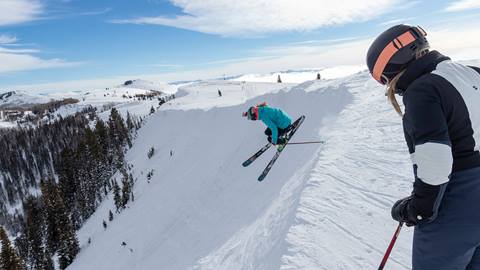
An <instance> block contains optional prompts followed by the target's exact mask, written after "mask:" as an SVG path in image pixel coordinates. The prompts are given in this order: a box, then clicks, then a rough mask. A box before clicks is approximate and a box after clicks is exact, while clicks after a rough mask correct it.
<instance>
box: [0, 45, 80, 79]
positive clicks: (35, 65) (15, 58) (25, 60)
mask: <svg viewBox="0 0 480 270" xmlns="http://www.w3.org/2000/svg"><path fill="white" fill-rule="evenodd" d="M78 64H79V63H71V62H66V61H65V60H62V59H41V58H39V57H36V56H34V55H29V54H17V53H5V52H2V50H0V74H2V73H8V72H16V71H26V70H37V69H46V68H60V67H69V66H72V65H78Z"/></svg>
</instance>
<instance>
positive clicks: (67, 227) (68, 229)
mask: <svg viewBox="0 0 480 270" xmlns="http://www.w3.org/2000/svg"><path fill="white" fill-rule="evenodd" d="M56 204H57V207H58V208H59V209H60V210H59V211H58V217H57V220H58V229H59V235H60V239H59V240H60V241H59V244H58V262H59V265H60V269H62V270H63V269H65V268H67V267H68V266H69V265H70V264H71V263H72V262H73V260H74V259H75V257H76V256H77V254H78V252H80V247H79V245H78V240H77V236H76V234H75V228H74V226H73V224H72V222H71V220H70V219H69V218H68V216H67V215H66V211H65V206H64V204H63V202H62V200H61V198H60V196H57V201H56Z"/></svg>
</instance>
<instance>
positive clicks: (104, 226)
mask: <svg viewBox="0 0 480 270" xmlns="http://www.w3.org/2000/svg"><path fill="white" fill-rule="evenodd" d="M103 229H104V230H106V229H107V222H106V221H105V220H103Z"/></svg>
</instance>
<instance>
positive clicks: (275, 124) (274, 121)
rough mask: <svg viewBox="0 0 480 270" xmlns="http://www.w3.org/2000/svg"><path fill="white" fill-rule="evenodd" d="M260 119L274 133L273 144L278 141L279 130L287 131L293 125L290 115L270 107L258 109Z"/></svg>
mask: <svg viewBox="0 0 480 270" xmlns="http://www.w3.org/2000/svg"><path fill="white" fill-rule="evenodd" d="M258 118H259V119H260V120H262V122H263V123H264V124H265V125H267V127H269V128H270V130H271V131H272V143H274V144H276V143H277V140H278V129H286V128H287V127H288V126H290V125H291V124H292V119H291V118H290V116H288V114H287V113H286V112H284V111H282V110H280V109H277V108H272V107H269V106H260V107H258Z"/></svg>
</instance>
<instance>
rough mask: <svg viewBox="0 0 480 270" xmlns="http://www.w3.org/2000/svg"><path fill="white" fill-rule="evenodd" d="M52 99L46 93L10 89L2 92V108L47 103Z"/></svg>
mask: <svg viewBox="0 0 480 270" xmlns="http://www.w3.org/2000/svg"><path fill="white" fill-rule="evenodd" d="M51 100H52V98H51V97H48V96H45V95H36V94H32V93H28V92H25V91H9V92H5V93H1V94H0V109H2V108H8V107H22V106H27V105H33V104H39V103H47V102H50V101H51Z"/></svg>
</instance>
